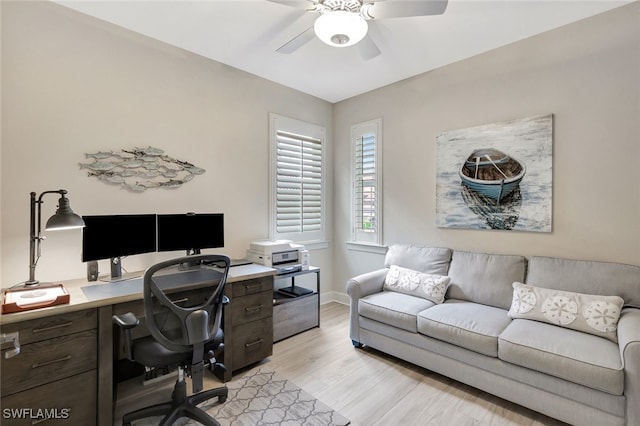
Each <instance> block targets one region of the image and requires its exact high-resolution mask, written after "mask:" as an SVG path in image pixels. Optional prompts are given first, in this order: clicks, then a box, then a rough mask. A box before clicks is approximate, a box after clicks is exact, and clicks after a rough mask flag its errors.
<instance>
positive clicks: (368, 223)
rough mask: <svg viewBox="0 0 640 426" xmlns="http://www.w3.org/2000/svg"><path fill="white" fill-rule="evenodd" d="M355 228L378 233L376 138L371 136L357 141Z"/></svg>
mask: <svg viewBox="0 0 640 426" xmlns="http://www.w3.org/2000/svg"><path fill="white" fill-rule="evenodd" d="M355 144H356V162H355V168H356V171H355V182H354V183H355V186H356V189H355V198H356V199H355V226H356V228H357V229H358V230H359V231H363V232H376V230H377V226H376V193H377V191H378V188H377V182H376V138H375V135H372V134H369V135H366V136H360V137H357V138H356V139H355Z"/></svg>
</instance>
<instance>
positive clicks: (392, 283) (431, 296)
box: [384, 265, 451, 303]
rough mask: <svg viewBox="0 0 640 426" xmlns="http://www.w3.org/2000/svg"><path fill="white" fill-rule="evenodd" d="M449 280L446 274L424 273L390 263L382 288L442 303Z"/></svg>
mask: <svg viewBox="0 0 640 426" xmlns="http://www.w3.org/2000/svg"><path fill="white" fill-rule="evenodd" d="M450 281H451V278H449V277H447V276H442V275H433V274H425V273H424V272H418V271H414V270H413V269H407V268H403V267H402V266H396V265H391V267H390V268H389V273H388V274H387V277H386V278H385V280H384V290H389V291H396V292H398V293H404V294H410V295H411V296H417V297H422V298H423V299H427V300H431V301H432V302H433V303H442V302H444V295H445V293H446V292H447V286H448V285H449V282H450Z"/></svg>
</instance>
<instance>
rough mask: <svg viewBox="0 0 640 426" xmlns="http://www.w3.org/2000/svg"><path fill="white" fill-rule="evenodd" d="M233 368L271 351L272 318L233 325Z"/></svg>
mask: <svg viewBox="0 0 640 426" xmlns="http://www.w3.org/2000/svg"><path fill="white" fill-rule="evenodd" d="M232 333H233V343H232V346H233V361H232V362H233V367H232V369H233V370H237V369H238V368H242V367H244V366H247V365H249V364H253V363H254V362H258V361H260V360H262V359H264V358H266V357H268V356H270V355H271V354H272V353H273V318H271V317H268V318H265V319H261V320H258V321H253V322H250V323H248V324H243V325H238V326H234V327H233V331H232Z"/></svg>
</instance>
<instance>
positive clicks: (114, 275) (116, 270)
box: [100, 257, 140, 283]
mask: <svg viewBox="0 0 640 426" xmlns="http://www.w3.org/2000/svg"><path fill="white" fill-rule="evenodd" d="M109 265H111V276H109V277H108V278H104V279H103V278H100V281H104V282H108V283H117V282H119V281H125V280H130V279H132V278H139V277H140V274H135V273H128V274H125V275H124V276H123V275H122V258H121V257H112V258H111V259H110V260H109Z"/></svg>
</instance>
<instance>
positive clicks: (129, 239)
mask: <svg viewBox="0 0 640 426" xmlns="http://www.w3.org/2000/svg"><path fill="white" fill-rule="evenodd" d="M82 219H83V220H84V223H85V227H84V228H83V229H82V261H83V262H89V261H92V260H101V259H111V279H117V278H119V277H121V276H122V271H121V265H120V258H121V257H123V256H130V255H134V254H142V253H151V252H155V251H156V242H157V240H156V215H155V214H132V215H100V216H83V217H82Z"/></svg>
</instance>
